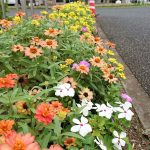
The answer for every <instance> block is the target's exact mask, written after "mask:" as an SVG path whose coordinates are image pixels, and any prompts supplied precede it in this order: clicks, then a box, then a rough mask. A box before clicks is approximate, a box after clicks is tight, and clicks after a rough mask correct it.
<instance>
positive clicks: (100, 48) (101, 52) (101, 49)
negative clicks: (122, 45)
mask: <svg viewBox="0 0 150 150" xmlns="http://www.w3.org/2000/svg"><path fill="white" fill-rule="evenodd" d="M95 52H96V53H99V54H101V55H104V54H106V53H107V50H106V49H105V48H104V47H103V46H97V47H96V49H95Z"/></svg>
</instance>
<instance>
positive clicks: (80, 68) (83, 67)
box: [72, 60, 90, 74]
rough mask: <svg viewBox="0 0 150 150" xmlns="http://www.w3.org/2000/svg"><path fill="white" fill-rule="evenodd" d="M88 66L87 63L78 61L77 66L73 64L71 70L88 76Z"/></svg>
mask: <svg viewBox="0 0 150 150" xmlns="http://www.w3.org/2000/svg"><path fill="white" fill-rule="evenodd" d="M89 68H90V64H89V63H88V62H87V61H84V60H83V61H80V63H79V64H77V63H74V64H73V66H72V69H75V70H76V71H79V72H81V73H85V74H88V73H89V71H90V69H89Z"/></svg>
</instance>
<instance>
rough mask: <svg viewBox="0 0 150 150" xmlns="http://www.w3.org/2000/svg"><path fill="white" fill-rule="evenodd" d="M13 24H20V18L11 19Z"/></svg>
mask: <svg viewBox="0 0 150 150" xmlns="http://www.w3.org/2000/svg"><path fill="white" fill-rule="evenodd" d="M13 22H14V24H19V23H20V22H21V18H20V17H19V16H15V17H14V18H13Z"/></svg>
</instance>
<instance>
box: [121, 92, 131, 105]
mask: <svg viewBox="0 0 150 150" xmlns="http://www.w3.org/2000/svg"><path fill="white" fill-rule="evenodd" d="M121 98H123V99H124V100H125V101H127V102H130V103H132V101H133V100H132V98H131V97H130V96H129V95H127V94H125V93H122V94H121Z"/></svg>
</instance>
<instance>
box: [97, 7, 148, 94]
mask: <svg viewBox="0 0 150 150" xmlns="http://www.w3.org/2000/svg"><path fill="white" fill-rule="evenodd" d="M97 13H99V16H100V17H99V18H100V19H99V24H100V26H101V28H102V29H103V31H104V32H105V34H106V36H107V37H108V39H109V40H110V41H112V42H114V43H116V44H117V52H118V53H119V54H120V56H121V57H122V58H123V60H124V62H125V63H126V64H127V65H128V67H129V68H130V70H131V71H132V73H133V74H134V75H135V77H136V78H137V79H138V81H139V83H140V84H141V85H142V87H143V88H144V89H145V91H146V92H147V93H148V94H149V95H150V8H149V7H137V8H97Z"/></svg>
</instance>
